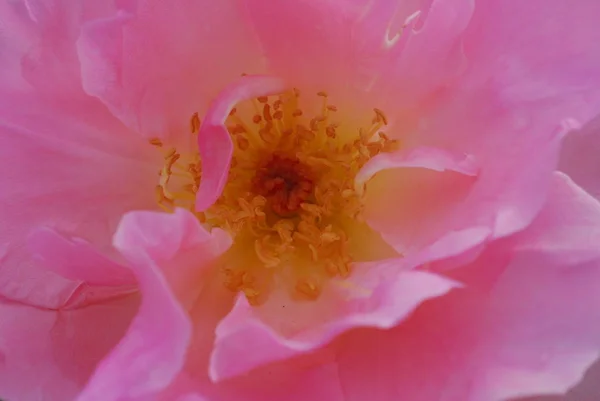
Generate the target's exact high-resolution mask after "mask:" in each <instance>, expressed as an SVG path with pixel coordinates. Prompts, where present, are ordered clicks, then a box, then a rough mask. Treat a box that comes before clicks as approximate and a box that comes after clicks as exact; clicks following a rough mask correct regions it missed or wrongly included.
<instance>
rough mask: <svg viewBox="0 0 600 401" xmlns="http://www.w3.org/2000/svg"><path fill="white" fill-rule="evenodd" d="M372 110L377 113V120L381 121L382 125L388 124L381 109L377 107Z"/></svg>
mask: <svg viewBox="0 0 600 401" xmlns="http://www.w3.org/2000/svg"><path fill="white" fill-rule="evenodd" d="M373 111H375V114H376V115H377V122H379V121H381V122H383V124H384V125H387V124H388V120H387V117H386V116H385V114H383V111H381V110H379V109H377V108H375V109H373Z"/></svg>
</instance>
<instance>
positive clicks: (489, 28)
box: [465, 0, 600, 128]
mask: <svg viewBox="0 0 600 401" xmlns="http://www.w3.org/2000/svg"><path fill="white" fill-rule="evenodd" d="M598 16H600V4H599V3H597V2H594V1H586V2H582V3H579V4H577V6H576V7H575V6H573V2H571V1H569V0H552V1H545V0H533V1H529V2H527V3H526V4H522V3H520V2H514V3H510V4H507V3H506V2H505V1H503V0H491V1H486V2H481V4H478V5H477V7H476V11H475V15H474V17H473V22H472V24H471V27H470V29H469V31H468V32H467V35H466V40H465V53H466V56H467V57H468V58H469V59H470V60H472V61H471V64H472V68H471V74H472V78H473V79H476V80H477V81H478V82H483V81H485V82H486V85H491V86H492V87H493V88H494V89H496V90H498V92H499V94H500V98H501V101H502V103H503V104H505V105H506V106H507V107H527V108H532V107H535V108H536V109H537V110H536V112H537V117H538V118H543V119H544V120H545V121H544V122H545V123H546V124H557V123H559V122H560V121H562V120H564V119H568V118H571V119H575V120H577V121H578V122H579V123H580V124H585V123H586V122H587V121H588V120H589V119H591V118H592V117H593V116H595V115H596V114H597V113H598V110H599V108H600V90H599V89H598V88H600V76H599V75H598V74H597V71H598V69H599V68H600V49H598V47H597V46H593V45H592V43H596V42H598V40H600V31H599V30H598V26H597V20H598ZM566 21H577V24H574V25H573V26H570V25H571V24H568V23H565V22H566ZM547 128H551V125H550V127H548V126H547Z"/></svg>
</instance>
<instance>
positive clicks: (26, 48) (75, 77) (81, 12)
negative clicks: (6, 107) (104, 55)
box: [0, 0, 114, 100]
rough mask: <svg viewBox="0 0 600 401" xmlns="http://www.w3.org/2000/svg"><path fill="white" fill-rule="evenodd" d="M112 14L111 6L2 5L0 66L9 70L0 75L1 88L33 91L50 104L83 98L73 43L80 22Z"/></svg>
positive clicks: (40, 0)
mask: <svg viewBox="0 0 600 401" xmlns="http://www.w3.org/2000/svg"><path fill="white" fill-rule="evenodd" d="M112 12H114V7H113V5H112V4H111V2H105V1H102V2H88V1H81V0H76V1H71V2H64V1H57V0H23V1H19V2H4V3H3V4H2V5H0V15H2V26H3V37H4V38H5V39H6V42H4V41H0V46H1V47H2V53H3V57H2V61H1V62H0V65H3V66H5V67H8V68H7V69H6V70H5V71H3V72H4V74H1V75H0V87H3V86H5V87H9V88H12V89H18V90H20V91H27V92H31V91H32V90H33V91H34V92H35V93H36V94H37V95H38V96H40V95H41V96H51V97H53V98H54V99H55V100H56V99H58V98H73V97H80V98H82V97H85V94H84V92H83V89H82V86H81V76H80V72H79V60H78V58H77V53H76V51H75V46H74V45H75V40H76V38H77V36H78V34H79V28H80V26H81V24H82V23H84V22H85V21H86V20H88V19H92V18H99V17H101V16H103V15H107V14H108V13H112ZM7 50H8V51H7ZM0 68H2V67H0Z"/></svg>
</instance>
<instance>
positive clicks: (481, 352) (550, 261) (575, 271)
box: [470, 174, 600, 401]
mask: <svg viewBox="0 0 600 401" xmlns="http://www.w3.org/2000/svg"><path fill="white" fill-rule="evenodd" d="M551 194H552V196H551V197H550V198H549V201H548V203H547V204H546V206H545V207H544V210H543V211H542V213H540V215H539V217H538V218H537V219H536V220H535V221H534V222H533V223H532V226H531V228H530V229H529V230H527V231H525V232H523V233H522V234H521V235H520V236H519V239H518V240H517V244H516V251H515V253H514V254H513V257H512V261H511V263H510V265H509V266H508V268H507V269H506V271H505V273H504V274H503V275H502V276H501V277H500V279H499V281H498V282H497V284H496V286H495V287H494V289H493V291H492V294H491V301H490V305H489V306H488V309H489V311H488V312H487V316H488V318H487V321H486V328H485V331H483V332H482V339H481V344H480V345H479V347H478V349H477V352H476V353H475V354H474V356H473V366H474V372H475V377H474V382H473V383H474V386H473V389H472V394H471V398H470V400H471V399H472V400H480V399H486V400H487V399H489V400H493V401H495V400H504V399H506V398H511V397H518V396H526V395H533V394H550V393H561V392H565V391H566V390H567V389H568V388H570V387H571V386H573V385H575V384H576V383H577V382H578V381H579V380H580V379H581V378H582V377H583V374H584V372H585V370H586V369H587V368H588V367H589V366H590V365H591V364H592V363H593V362H594V361H595V360H596V359H597V358H598V357H599V356H600V340H599V339H600V324H599V322H600V314H599V313H600V312H599V311H598V308H597V305H598V303H599V302H600V295H599V294H600V248H598V241H597V239H595V236H597V233H596V232H595V231H596V230H595V229H593V224H594V223H593V222H595V221H597V220H598V219H599V218H600V204H599V203H598V202H597V200H595V199H594V198H592V197H591V196H590V195H588V194H586V193H585V192H584V191H582V190H581V189H580V188H578V187H577V186H576V185H575V184H573V182H572V181H570V180H569V179H568V178H566V177H565V176H564V175H560V174H557V175H556V176H555V177H554V180H553V188H552V192H551ZM588 234H589V238H588V237H587V235H588ZM569 247H570V248H571V249H572V250H573V252H570V250H569Z"/></svg>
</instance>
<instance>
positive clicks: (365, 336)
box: [335, 290, 491, 401]
mask: <svg viewBox="0 0 600 401" xmlns="http://www.w3.org/2000/svg"><path fill="white" fill-rule="evenodd" d="M482 301H483V299H482V297H479V296H476V295H475V294H474V293H470V292H467V291H462V290H461V291H456V292H453V293H451V294H448V295H446V296H443V297H440V298H438V299H434V300H431V301H428V302H426V303H424V304H423V305H421V306H420V307H419V308H418V309H417V310H416V311H415V312H414V313H413V314H412V315H411V316H410V317H409V318H408V319H406V320H405V321H404V322H403V323H402V324H401V325H399V326H396V327H394V328H391V329H390V330H385V331H384V330H373V329H369V330H361V331H353V332H350V333H347V334H346V335H345V336H343V337H341V338H340V339H339V340H338V341H337V342H336V344H335V346H336V349H338V350H339V351H338V356H337V361H338V366H339V375H340V381H341V385H342V388H343V391H344V394H345V396H346V398H345V401H362V400H366V399H373V400H378V401H397V400H405V399H406V400H410V401H432V400H444V401H465V400H467V398H466V397H467V395H468V393H467V389H468V387H467V386H466V385H467V384H468V379H469V377H468V372H469V370H468V367H469V366H468V364H467V362H468V355H469V353H470V350H471V348H472V346H473V343H474V342H475V341H476V340H477V337H476V334H477V332H478V329H479V327H478V325H479V318H480V317H481V314H482V309H483V308H482V307H481V304H482ZM483 400H485V401H491V400H489V399H487V398H481V399H478V400H477V401H483ZM468 401H475V400H470V399H468Z"/></svg>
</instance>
